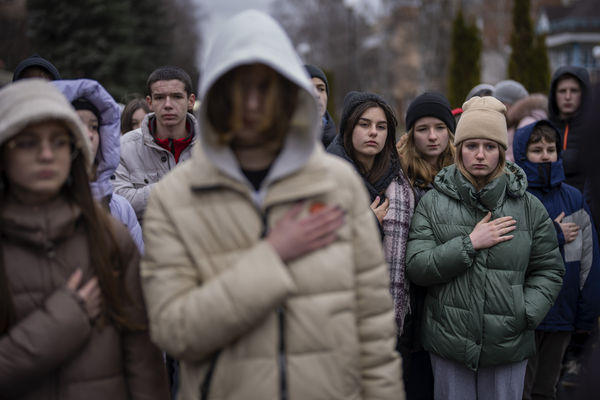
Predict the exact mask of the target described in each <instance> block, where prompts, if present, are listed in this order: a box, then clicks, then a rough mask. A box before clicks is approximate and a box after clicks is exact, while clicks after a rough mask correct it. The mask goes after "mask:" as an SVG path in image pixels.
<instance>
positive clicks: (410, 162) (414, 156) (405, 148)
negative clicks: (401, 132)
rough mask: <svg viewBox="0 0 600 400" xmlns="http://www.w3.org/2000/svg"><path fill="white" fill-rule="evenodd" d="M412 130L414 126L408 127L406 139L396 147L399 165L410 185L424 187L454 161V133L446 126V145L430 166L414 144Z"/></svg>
mask: <svg viewBox="0 0 600 400" xmlns="http://www.w3.org/2000/svg"><path fill="white" fill-rule="evenodd" d="M414 130H415V128H414V126H413V127H412V128H410V130H409V131H408V132H407V133H406V134H405V135H406V140H405V141H404V143H403V144H402V145H401V146H400V148H399V149H398V154H399V156H400V165H401V166H402V171H403V172H404V174H405V175H406V176H407V177H408V180H409V181H410V184H411V185H413V186H415V184H416V185H417V186H419V187H422V188H425V187H427V186H429V185H430V184H431V183H432V182H433V179H434V178H435V176H436V175H437V173H438V172H439V171H440V170H441V169H442V168H444V167H447V166H448V165H451V164H452V163H454V157H455V149H454V144H453V142H454V134H453V133H452V132H451V131H450V129H449V128H448V127H446V130H447V132H448V145H447V146H446V149H445V150H444V151H443V152H442V154H440V155H439V156H438V158H437V162H436V164H435V166H432V165H431V164H430V163H428V162H427V161H426V160H425V159H423V157H422V156H421V154H420V153H419V151H418V150H417V146H416V145H415V138H414V137H415V132H414Z"/></svg>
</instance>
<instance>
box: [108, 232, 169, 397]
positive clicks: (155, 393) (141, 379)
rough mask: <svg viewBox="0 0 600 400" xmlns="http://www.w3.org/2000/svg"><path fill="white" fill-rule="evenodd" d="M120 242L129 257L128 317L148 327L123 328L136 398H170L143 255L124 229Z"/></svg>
mask: <svg viewBox="0 0 600 400" xmlns="http://www.w3.org/2000/svg"><path fill="white" fill-rule="evenodd" d="M121 231H122V232H121V233H120V238H119V244H120V245H121V252H122V259H123V260H124V261H125V263H126V265H125V268H126V269H125V272H124V282H125V288H126V290H127V294H128V296H129V300H130V303H129V304H128V306H127V308H126V312H127V317H128V319H129V320H130V321H131V322H133V323H134V324H135V325H137V326H139V327H142V328H144V329H138V330H123V334H122V343H123V360H124V369H125V371H124V373H125V377H126V380H127V388H128V390H129V396H130V398H131V399H132V400H146V399H148V400H150V399H167V398H168V397H169V391H168V384H167V376H166V370H165V366H164V362H163V358H162V354H161V352H160V351H159V350H158V348H157V347H156V346H155V345H154V344H153V343H152V342H151V340H150V335H149V333H148V329H147V324H148V320H147V317H146V308H145V304H144V298H143V296H142V289H141V283H140V270H139V263H140V256H139V252H138V250H137V247H136V245H135V244H134V243H133V241H132V239H131V238H129V237H128V236H127V234H126V232H125V231H124V229H121Z"/></svg>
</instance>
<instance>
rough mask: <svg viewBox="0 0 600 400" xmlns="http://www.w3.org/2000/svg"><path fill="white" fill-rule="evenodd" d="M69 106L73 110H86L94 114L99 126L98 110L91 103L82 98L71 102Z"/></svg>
mask: <svg viewBox="0 0 600 400" xmlns="http://www.w3.org/2000/svg"><path fill="white" fill-rule="evenodd" d="M71 105H72V106H73V108H74V109H75V110H88V111H91V112H92V113H94V115H95V116H96V118H98V125H100V122H101V120H100V110H98V107H96V106H95V105H94V104H93V103H92V102H91V101H89V100H88V99H86V98H84V97H80V98H78V99H75V100H73V101H72V102H71Z"/></svg>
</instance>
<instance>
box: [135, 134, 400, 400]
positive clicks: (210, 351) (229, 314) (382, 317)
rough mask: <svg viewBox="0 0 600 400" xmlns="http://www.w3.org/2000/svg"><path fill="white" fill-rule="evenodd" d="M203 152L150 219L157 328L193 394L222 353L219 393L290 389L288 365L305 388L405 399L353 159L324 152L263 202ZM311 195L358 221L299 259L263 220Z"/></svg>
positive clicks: (151, 300) (255, 394)
mask: <svg viewBox="0 0 600 400" xmlns="http://www.w3.org/2000/svg"><path fill="white" fill-rule="evenodd" d="M194 153H195V154H194V157H193V158H192V160H191V161H190V162H188V163H186V164H185V165H182V166H181V167H180V168H178V169H176V170H175V171H173V173H172V174H170V175H169V176H168V177H166V178H165V179H164V180H162V181H161V182H159V183H158V184H157V185H156V186H155V188H154V189H153V193H152V196H151V198H150V202H149V205H148V210H147V212H146V217H145V225H144V240H145V243H146V254H145V256H144V261H143V263H142V285H143V288H144V291H145V295H146V299H147V304H148V311H149V316H150V321H151V325H150V331H151V335H152V338H153V340H154V341H155V342H156V343H157V344H158V345H159V346H160V347H162V348H163V349H165V350H166V351H167V352H168V353H170V354H172V355H173V356H174V357H175V358H178V359H180V360H182V362H181V364H180V365H181V397H180V398H181V399H197V398H199V393H200V387H201V385H202V384H203V382H204V381H205V379H206V376H207V370H208V368H209V365H210V363H211V357H212V356H213V355H214V354H215V353H216V352H219V351H220V354H219V355H218V359H217V361H216V364H215V369H214V373H213V375H212V380H211V385H210V397H209V398H211V399H212V398H214V399H257V400H258V399H260V400H266V399H277V398H279V388H280V383H279V380H280V379H281V373H282V368H285V369H284V370H285V373H286V378H287V387H288V389H289V397H288V398H289V399H292V400H294V399H302V400H308V399H402V398H404V393H403V389H402V384H401V374H400V369H399V361H398V358H397V356H396V354H395V353H394V352H393V350H392V349H393V348H394V343H395V340H396V335H395V328H394V319H393V309H392V302H391V298H390V294H389V286H388V285H389V283H388V282H389V278H388V271H387V265H386V263H385V261H384V258H383V253H382V249H381V244H380V239H379V234H378V232H377V228H376V226H375V222H374V219H373V215H372V212H371V211H370V209H369V204H368V200H367V195H366V193H365V191H364V188H363V187H362V183H361V181H360V179H359V178H358V176H357V175H356V174H355V173H354V171H353V170H352V168H351V167H350V165H347V164H346V163H345V162H344V161H343V160H341V159H338V158H334V157H333V156H329V155H326V154H324V152H323V151H322V150H318V151H316V152H315V154H314V155H313V157H312V158H311V159H310V161H309V163H308V164H307V165H306V166H305V167H304V168H303V169H302V170H300V171H299V172H298V173H296V174H294V175H293V176H291V177H289V179H286V180H283V181H280V182H277V183H275V184H273V185H272V186H271V187H270V189H269V191H268V193H267V195H266V199H265V203H264V206H263V207H262V209H260V210H259V209H256V208H255V206H254V205H253V202H252V199H251V195H250V191H249V189H248V188H247V187H246V186H244V185H242V184H240V183H238V182H236V181H234V180H232V179H231V178H228V177H227V176H225V175H223V174H221V173H220V172H219V171H217V170H216V169H215V168H214V167H213V166H212V165H211V164H210V163H209V162H208V161H207V160H206V158H205V157H204V154H203V153H202V149H201V148H200V147H199V146H198V147H196V148H195V149H194ZM197 171H203V173H202V174H198V173H197ZM298 201H304V202H305V205H306V208H308V207H309V206H310V205H311V204H312V203H314V202H317V201H319V202H324V203H326V204H335V205H339V206H340V207H342V208H343V209H344V210H345V211H346V212H347V215H346V224H345V225H344V227H343V228H341V229H340V231H339V240H338V241H336V242H335V243H333V244H332V245H330V246H328V247H326V248H323V249H321V250H318V251H315V252H313V253H311V254H308V255H306V256H304V257H301V258H299V259H297V260H296V261H294V262H291V263H290V264H289V265H285V264H284V263H283V262H282V261H281V260H280V259H279V257H278V256H277V254H276V253H275V252H274V250H273V248H272V247H271V246H270V245H269V244H268V243H267V242H266V241H265V240H264V239H261V232H262V231H263V230H264V229H265V228H269V227H272V226H273V224H274V223H276V222H277V221H278V220H279V219H280V218H281V216H282V215H283V214H284V213H285V212H286V211H287V210H288V209H289V208H290V207H291V206H292V205H293V204H295V202H298ZM263 221H264V223H263ZM264 224H266V226H264ZM282 346H283V349H282ZM280 357H283V358H284V359H283V361H282V359H281V358H280ZM281 362H283V363H284V364H285V366H284V367H282V366H281V365H280V363H281Z"/></svg>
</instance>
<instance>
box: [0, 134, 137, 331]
mask: <svg viewBox="0 0 600 400" xmlns="http://www.w3.org/2000/svg"><path fill="white" fill-rule="evenodd" d="M0 151H1V152H2V153H3V152H4V146H2V147H0ZM0 179H2V181H3V183H4V190H3V192H4V193H1V192H0V194H1V195H0V208H2V207H3V203H4V201H5V197H6V195H7V193H8V191H9V190H10V184H9V182H8V179H7V178H6V176H5V174H4V173H0ZM69 181H70V182H69V183H65V184H64V185H63V187H62V189H61V191H62V195H63V196H65V197H66V198H67V199H68V200H69V201H70V202H71V203H73V204H75V205H77V206H78V207H79V208H80V209H81V215H82V219H83V226H84V227H85V233H86V236H87V242H88V248H89V259H90V265H91V268H92V270H93V271H94V275H95V276H96V277H97V278H98V284H99V286H100V289H101V291H102V297H103V303H104V304H103V311H102V318H103V320H106V319H108V320H110V321H112V322H113V323H114V324H115V325H116V326H117V327H119V328H125V329H130V330H138V329H144V328H145V327H143V326H140V325H139V324H137V323H134V322H133V321H130V320H129V318H128V316H127V315H126V312H125V304H124V302H129V303H131V302H132V300H131V298H130V296H129V295H128V292H127V289H126V288H125V287H124V283H123V282H124V281H123V273H124V267H125V265H126V263H127V262H128V260H126V259H124V256H123V255H122V254H121V251H120V249H119V244H118V243H117V239H116V237H115V233H114V231H113V227H112V223H111V221H110V217H109V215H108V213H107V212H106V211H105V210H103V209H102V207H101V206H100V205H99V204H98V203H96V201H95V200H94V198H93V196H92V192H91V190H90V186H89V177H88V172H87V165H86V161H85V157H84V156H83V154H82V153H81V152H78V153H77V154H76V156H75V157H74V159H73V161H72V162H71V170H70V175H69ZM1 249H2V246H0V250H1ZM15 319H16V315H15V310H14V304H13V301H12V298H11V290H10V285H9V282H8V277H7V275H6V271H5V268H4V258H3V257H0V334H4V333H6V332H7V331H8V330H9V329H10V327H11V326H12V324H14V322H15Z"/></svg>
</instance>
